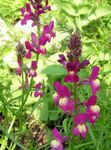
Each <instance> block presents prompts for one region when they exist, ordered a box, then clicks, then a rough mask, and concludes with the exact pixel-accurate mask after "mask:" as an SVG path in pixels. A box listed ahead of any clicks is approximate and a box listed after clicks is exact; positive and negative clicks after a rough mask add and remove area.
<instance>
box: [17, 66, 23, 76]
mask: <svg viewBox="0 0 111 150" xmlns="http://www.w3.org/2000/svg"><path fill="white" fill-rule="evenodd" d="M16 74H17V75H19V76H21V74H22V71H21V68H20V67H17V68H16Z"/></svg>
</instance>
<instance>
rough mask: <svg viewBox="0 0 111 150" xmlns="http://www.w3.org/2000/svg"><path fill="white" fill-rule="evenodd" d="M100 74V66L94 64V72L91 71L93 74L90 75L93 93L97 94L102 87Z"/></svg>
mask: <svg viewBox="0 0 111 150" xmlns="http://www.w3.org/2000/svg"><path fill="white" fill-rule="evenodd" d="M98 74H99V67H97V66H94V67H93V68H92V72H91V76H90V81H89V82H90V85H91V89H92V94H93V95H96V93H97V91H99V89H100V82H99V80H98V79H97V77H98Z"/></svg>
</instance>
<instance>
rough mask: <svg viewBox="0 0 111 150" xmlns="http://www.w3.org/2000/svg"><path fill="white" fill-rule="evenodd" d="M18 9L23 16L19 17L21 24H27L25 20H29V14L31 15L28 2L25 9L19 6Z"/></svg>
mask: <svg viewBox="0 0 111 150" xmlns="http://www.w3.org/2000/svg"><path fill="white" fill-rule="evenodd" d="M20 10H21V13H22V16H23V18H22V19H21V24H22V25H24V24H27V21H28V20H31V16H32V10H31V7H30V4H28V3H27V4H26V9H25V8H21V9H20Z"/></svg>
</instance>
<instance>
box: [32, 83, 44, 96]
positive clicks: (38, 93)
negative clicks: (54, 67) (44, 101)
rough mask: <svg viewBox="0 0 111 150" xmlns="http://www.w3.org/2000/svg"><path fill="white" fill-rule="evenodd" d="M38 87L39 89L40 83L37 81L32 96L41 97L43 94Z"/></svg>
mask: <svg viewBox="0 0 111 150" xmlns="http://www.w3.org/2000/svg"><path fill="white" fill-rule="evenodd" d="M40 89H41V83H40V82H39V83H38V84H36V86H35V92H34V97H38V96H40V97H42V96H43V92H42V91H41V90H40Z"/></svg>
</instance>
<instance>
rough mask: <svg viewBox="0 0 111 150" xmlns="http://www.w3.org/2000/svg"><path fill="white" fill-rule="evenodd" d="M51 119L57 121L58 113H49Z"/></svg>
mask: <svg viewBox="0 0 111 150" xmlns="http://www.w3.org/2000/svg"><path fill="white" fill-rule="evenodd" d="M49 119H50V120H51V121H52V120H57V119H58V113H57V111H56V110H55V111H54V110H53V111H49Z"/></svg>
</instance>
